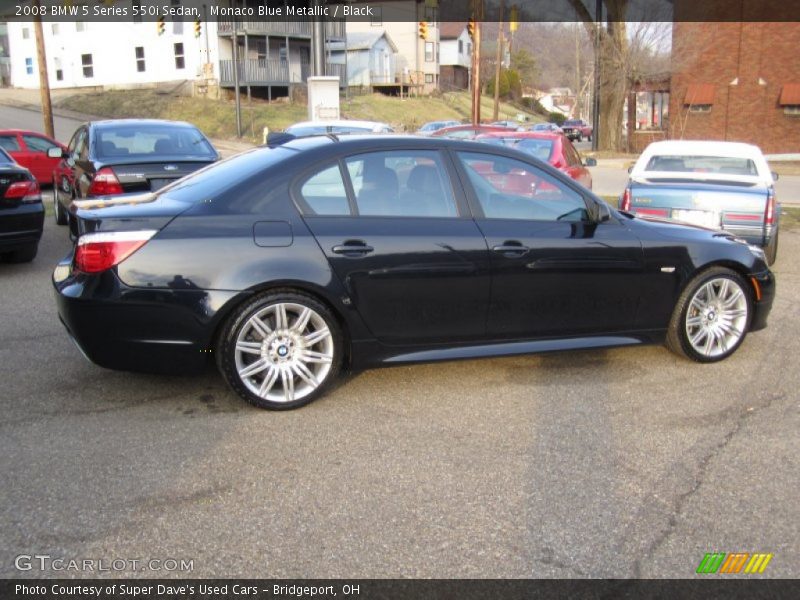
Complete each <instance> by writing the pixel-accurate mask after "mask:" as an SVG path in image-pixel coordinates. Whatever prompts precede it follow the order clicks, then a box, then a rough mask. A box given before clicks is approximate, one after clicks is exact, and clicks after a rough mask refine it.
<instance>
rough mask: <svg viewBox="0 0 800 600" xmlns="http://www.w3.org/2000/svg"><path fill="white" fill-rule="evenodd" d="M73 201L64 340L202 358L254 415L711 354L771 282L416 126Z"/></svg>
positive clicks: (741, 264)
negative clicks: (363, 375) (333, 393)
mask: <svg viewBox="0 0 800 600" xmlns="http://www.w3.org/2000/svg"><path fill="white" fill-rule="evenodd" d="M72 210H73V216H74V220H75V222H76V224H77V230H78V238H77V241H76V244H75V248H74V252H73V253H72V254H70V255H69V256H67V257H66V258H65V259H64V260H63V261H62V263H61V264H60V265H59V266H58V267H57V268H56V271H55V273H54V285H55V291H56V298H57V303H58V312H59V315H60V317H61V320H62V321H63V322H64V324H65V325H66V327H67V329H68V331H69V332H70V334H71V335H72V336H73V337H74V338H75V340H76V341H77V343H78V345H79V346H80V347H81V348H82V349H83V351H84V352H85V354H86V355H87V356H88V357H89V358H90V359H91V360H93V361H94V362H96V363H98V364H99V365H102V366H104V367H109V368H114V369H126V370H146V371H152V370H155V371H167V372H177V371H179V370H191V369H197V368H200V367H202V365H203V364H204V361H205V360H206V359H207V358H208V357H210V356H213V357H214V358H215V359H216V364H217V365H218V367H219V369H220V370H221V371H222V373H223V374H224V376H225V378H226V379H227V381H228V383H229V384H230V386H231V387H232V388H233V389H234V390H235V391H236V392H238V393H239V394H240V395H241V396H242V397H243V398H245V399H246V400H247V401H249V402H251V403H253V404H255V405H257V406H260V407H264V408H291V407H296V406H300V405H302V404H305V403H307V402H309V401H311V400H312V399H313V398H315V397H317V396H319V395H320V394H321V393H322V392H324V390H325V389H326V388H327V387H328V386H329V385H330V383H331V381H332V380H333V379H334V378H335V377H336V375H337V374H338V373H339V371H340V370H341V369H343V368H349V369H362V368H364V367H374V366H380V365H398V364H404V363H412V362H420V361H435V360H448V359H458V358H474V357H485V356H501V355H510V354H522V353H529V352H541V351H552V350H568V349H573V348H595V347H610V346H624V345H633V344H641V343H647V342H663V341H665V340H666V342H667V344H668V345H669V347H670V348H672V349H673V350H674V351H676V352H678V353H680V354H682V355H684V356H687V357H689V358H691V359H693V360H696V361H700V362H713V361H717V360H721V359H723V358H725V357H727V356H729V355H730V354H731V353H733V352H734V351H735V350H736V348H737V347H738V346H739V345H740V344H741V342H742V340H743V339H744V338H745V335H746V334H747V332H748V331H752V330H757V329H761V328H763V327H765V326H766V322H767V315H768V313H769V310H770V307H771V304H772V300H773V295H774V289H775V288H774V281H773V276H772V274H771V272H770V271H769V269H768V268H767V265H766V263H765V262H764V254H763V252H762V251H761V250H760V249H758V248H754V247H751V246H748V245H747V244H745V243H740V242H739V241H736V239H735V238H734V237H733V236H730V235H726V234H724V233H720V232H715V231H708V230H705V229H702V228H697V227H691V226H687V225H681V224H678V223H675V222H661V221H651V220H647V219H641V218H637V217H634V216H631V215H626V214H622V213H620V212H617V211H616V210H613V209H611V208H610V207H609V206H608V205H607V204H606V203H605V202H603V201H602V200H600V199H599V198H598V197H597V196H595V195H593V194H592V193H591V192H590V191H589V190H587V189H586V188H584V187H583V186H581V185H579V184H578V183H576V182H575V181H573V180H571V179H570V178H568V177H566V176H565V175H564V174H562V173H560V172H559V171H558V170H556V169H553V168H552V167H550V166H549V165H547V164H545V163H543V162H541V161H538V160H536V159H534V158H532V157H530V156H529V155H527V154H524V153H522V152H517V151H515V150H513V149H509V148H505V147H499V146H490V145H487V144H479V143H475V142H464V141H460V140H449V139H443V138H435V137H421V136H375V135H369V136H347V137H343V138H340V139H337V138H336V137H334V136H324V137H312V138H304V139H295V140H292V141H289V142H288V143H286V144H284V145H282V146H275V147H262V148H257V149H254V150H252V151H249V152H245V153H242V154H239V155H237V156H235V157H233V158H230V159H228V160H225V161H223V162H221V163H219V164H217V165H215V166H213V167H210V168H208V169H205V170H203V171H201V172H199V173H196V174H195V175H192V176H190V177H187V178H185V179H184V180H182V181H180V182H178V183H176V184H175V185H173V186H170V187H169V188H165V189H163V190H161V191H159V192H156V193H154V194H147V195H141V196H139V197H137V198H133V199H132V201H131V202H130V203H116V204H112V205H107V204H106V205H103V203H101V202H93V201H90V200H87V201H76V202H75V203H74V204H73V208H72Z"/></svg>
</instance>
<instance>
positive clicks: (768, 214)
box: [764, 190, 775, 225]
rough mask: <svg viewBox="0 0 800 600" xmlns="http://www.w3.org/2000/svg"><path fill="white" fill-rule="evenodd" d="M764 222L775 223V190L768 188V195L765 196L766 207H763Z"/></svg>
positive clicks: (767, 223) (766, 223)
mask: <svg viewBox="0 0 800 600" xmlns="http://www.w3.org/2000/svg"><path fill="white" fill-rule="evenodd" d="M764 224H765V225H774V224H775V191H774V190H770V192H769V196H767V208H765V209H764Z"/></svg>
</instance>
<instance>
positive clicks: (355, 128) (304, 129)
mask: <svg viewBox="0 0 800 600" xmlns="http://www.w3.org/2000/svg"><path fill="white" fill-rule="evenodd" d="M371 132H372V127H364V126H361V125H327V126H326V125H307V126H303V125H300V126H297V127H289V128H287V129H286V133H290V134H292V135H293V136H295V137H304V136H307V135H323V134H325V133H371Z"/></svg>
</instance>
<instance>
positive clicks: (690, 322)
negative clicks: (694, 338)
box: [686, 316, 703, 327]
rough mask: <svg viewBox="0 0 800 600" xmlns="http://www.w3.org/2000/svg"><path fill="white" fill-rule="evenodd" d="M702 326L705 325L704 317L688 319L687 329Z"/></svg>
mask: <svg viewBox="0 0 800 600" xmlns="http://www.w3.org/2000/svg"><path fill="white" fill-rule="evenodd" d="M702 324H703V317H700V316H695V317H689V318H687V319H686V326H687V327H699V326H700V325H702Z"/></svg>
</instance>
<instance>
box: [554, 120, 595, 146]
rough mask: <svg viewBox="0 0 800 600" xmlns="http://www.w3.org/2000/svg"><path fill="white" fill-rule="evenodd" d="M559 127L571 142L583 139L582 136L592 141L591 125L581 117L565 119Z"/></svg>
mask: <svg viewBox="0 0 800 600" xmlns="http://www.w3.org/2000/svg"><path fill="white" fill-rule="evenodd" d="M561 129H562V130H563V131H564V135H566V136H567V137H568V138H569V139H570V141H572V142H574V141H578V142H580V141H583V138H586V139H587V140H589V141H590V142H591V141H592V126H591V125H589V124H588V123H587V122H586V121H584V120H583V119H567V120H566V121H564V122H563V123H562V124H561Z"/></svg>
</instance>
